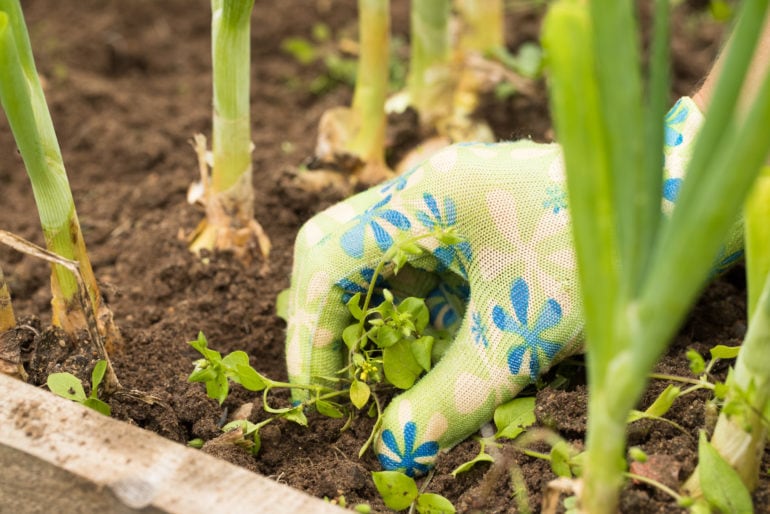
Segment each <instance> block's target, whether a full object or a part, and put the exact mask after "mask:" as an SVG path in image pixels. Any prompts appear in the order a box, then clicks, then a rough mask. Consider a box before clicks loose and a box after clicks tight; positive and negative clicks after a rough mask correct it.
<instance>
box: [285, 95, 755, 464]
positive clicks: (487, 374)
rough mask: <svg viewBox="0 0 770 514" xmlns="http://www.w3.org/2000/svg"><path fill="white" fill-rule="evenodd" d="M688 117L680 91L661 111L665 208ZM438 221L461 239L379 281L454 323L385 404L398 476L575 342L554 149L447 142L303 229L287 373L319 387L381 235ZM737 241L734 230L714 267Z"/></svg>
mask: <svg viewBox="0 0 770 514" xmlns="http://www.w3.org/2000/svg"><path fill="white" fill-rule="evenodd" d="M701 122H702V115H701V113H700V112H699V111H698V109H697V107H695V105H694V103H693V102H692V101H691V100H690V99H688V98H684V99H682V100H680V101H679V103H677V105H676V106H675V107H674V108H673V109H672V110H671V112H670V113H669V115H668V116H667V118H666V166H665V168H666V169H665V171H664V173H665V177H664V179H665V180H664V187H663V200H662V205H663V210H664V211H665V212H670V210H671V208H673V204H674V202H675V200H676V196H677V193H678V191H679V187H680V185H681V182H682V173H683V171H684V167H685V163H686V162H687V160H688V158H689V156H690V153H691V148H692V140H693V137H694V135H695V133H696V131H697V129H698V127H699V126H700V124H701ZM437 227H439V228H444V229H449V228H452V229H453V230H455V231H456V233H457V234H459V236H461V238H462V241H460V242H454V243H453V244H441V243H440V242H439V240H438V239H437V238H435V237H429V238H426V239H424V240H422V241H421V242H420V245H422V246H423V247H424V248H426V249H427V252H424V253H423V254H422V255H419V256H416V257H413V258H412V259H411V260H410V261H409V267H408V268H407V269H405V270H403V271H402V272H400V273H399V274H398V275H396V276H392V274H391V275H390V276H388V274H387V273H386V274H385V275H386V276H384V277H383V279H382V283H381V284H378V285H379V286H382V287H386V288H388V289H390V290H393V291H394V294H395V291H400V292H401V293H403V294H401V297H404V296H406V295H409V296H418V297H421V298H426V299H428V305H429V306H430V307H431V315H432V319H431V322H432V323H433V324H434V325H435V326H437V327H439V328H449V329H451V330H453V332H454V339H453V342H452V343H451V345H450V347H449V348H448V350H447V351H446V353H445V354H444V355H443V357H442V358H441V360H440V361H439V362H438V363H437V364H436V366H435V367H434V368H433V369H431V370H430V371H429V372H428V373H427V374H426V375H425V376H424V377H423V378H421V379H420V380H419V381H418V382H417V383H416V384H415V385H414V386H413V387H412V388H411V389H409V390H407V391H405V392H403V393H402V394H400V395H399V396H397V397H396V398H395V399H394V400H393V401H392V402H391V404H390V405H389V406H388V407H387V409H386V410H385V412H384V418H383V430H382V432H381V434H380V436H379V439H378V441H377V443H376V445H375V451H376V452H377V455H378V457H379V459H380V462H381V464H382V466H383V468H385V469H388V470H400V471H403V472H405V473H407V474H408V475H416V474H421V473H424V472H426V471H427V470H428V469H429V468H430V467H431V466H432V465H433V464H434V461H435V459H436V456H437V454H438V451H439V450H440V449H448V448H451V447H452V446H454V445H455V444H457V443H459V442H460V441H462V440H463V439H465V438H466V437H468V436H469V435H471V434H472V433H474V432H475V431H477V430H478V429H479V427H480V426H481V425H483V424H484V423H485V422H487V421H489V420H490V419H491V418H492V414H493V412H494V410H495V408H496V407H497V406H498V405H500V404H502V403H504V402H507V401H509V400H511V399H512V398H513V397H515V396H516V395H517V394H518V393H519V392H520V391H521V390H522V389H523V388H524V387H525V386H527V385H528V384H530V383H532V382H533V381H535V380H536V379H537V378H538V376H540V375H541V374H542V373H544V372H546V371H547V370H548V369H549V368H550V367H551V366H552V365H553V364H554V363H556V362H558V361H560V360H562V359H564V358H565V357H568V356H570V355H573V354H575V353H578V352H580V351H581V349H582V345H583V318H582V315H581V312H580V308H581V305H580V291H579V288H578V278H577V270H576V265H575V255H574V250H573V243H572V234H571V228H570V218H569V206H568V204H567V193H566V184H565V176H564V164H563V161H562V157H561V149H560V147H559V146H558V145H555V144H536V143H532V142H530V141H521V142H516V143H498V144H458V145H454V146H451V147H449V148H447V149H446V150H443V151H441V152H440V153H438V154H436V155H435V156H434V157H432V158H430V159H429V160H428V161H426V162H424V163H423V164H421V165H420V166H418V167H417V168H415V169H413V170H411V171H410V172H408V173H406V174H404V175H402V176H400V177H397V178H396V179H393V180H391V181H390V182H387V183H385V184H383V185H381V186H378V187H375V188H373V189H370V190H368V191H365V192H363V193H361V194H358V195H356V196H354V197H352V198H350V199H348V200H345V201H344V202H342V203H339V204H337V205H335V206H333V207H331V208H329V209H327V210H326V211H324V212H322V213H320V214H318V215H317V216H315V217H314V218H313V219H311V220H310V221H308V222H307V223H306V224H305V225H304V226H303V228H302V230H301V231H300V233H299V235H298V236H297V241H296V249H295V262H294V270H293V274H292V284H291V290H290V297H289V318H288V319H289V320H288V339H287V345H286V354H287V364H288V371H289V378H290V380H291V381H293V382H296V383H305V384H307V383H323V380H322V379H321V378H320V377H331V376H334V375H335V372H336V371H337V370H339V369H341V368H343V367H344V366H345V365H346V362H345V359H346V358H347V348H346V346H345V344H344V343H343V342H342V331H343V329H344V328H345V327H347V326H348V325H350V324H351V322H352V321H353V318H352V317H351V315H350V313H349V311H348V309H347V307H346V302H347V301H348V299H349V298H350V297H351V296H352V295H353V294H355V293H356V292H365V291H366V289H367V287H368V284H369V280H370V279H371V278H372V274H373V269H374V268H375V266H376V265H377V263H378V262H379V261H380V259H381V257H382V255H383V252H385V251H386V250H388V248H390V247H391V245H393V244H394V241H397V240H399V238H403V237H404V236H405V235H410V236H416V235H420V234H425V233H428V232H431V231H433V230H434V229H436V228H437ZM740 247H741V239H740V230H736V235H735V236H734V237H733V238H731V240H730V241H729V242H728V243H727V244H726V245H725V251H724V255H722V256H721V257H720V258H719V259H720V264H719V265H718V267H719V266H722V265H725V266H726V265H727V264H728V263H729V262H731V261H734V260H736V259H737V258H738V257H739V256H740V251H739V249H740ZM397 296H398V295H397ZM295 399H297V400H300V399H302V397H301V396H297V397H295Z"/></svg>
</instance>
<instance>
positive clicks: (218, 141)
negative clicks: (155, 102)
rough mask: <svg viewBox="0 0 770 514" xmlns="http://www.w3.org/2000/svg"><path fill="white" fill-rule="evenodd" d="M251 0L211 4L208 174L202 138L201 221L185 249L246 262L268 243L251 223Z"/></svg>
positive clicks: (264, 253)
mask: <svg viewBox="0 0 770 514" xmlns="http://www.w3.org/2000/svg"><path fill="white" fill-rule="evenodd" d="M253 7H254V0H211V13H212V14H211V60H212V68H213V82H214V84H213V96H214V98H213V104H214V111H213V137H212V139H213V141H212V150H213V151H212V154H213V155H212V159H211V160H212V162H211V168H212V169H211V173H210V174H209V173H208V158H207V152H206V151H205V139H204V138H203V137H202V136H198V137H196V140H195V141H196V150H197V151H198V156H199V160H200V161H201V162H199V165H200V167H201V175H202V177H201V179H202V184H203V194H204V197H203V202H204V204H205V207H206V218H205V219H204V220H203V221H202V222H201V223H200V225H199V226H198V228H197V229H196V230H195V232H194V233H193V234H192V235H191V236H190V240H191V243H190V249H191V250H192V251H194V252H200V250H203V249H207V250H213V249H218V250H232V251H233V252H234V253H235V254H236V255H237V256H238V257H240V258H241V259H243V260H245V261H248V260H250V259H251V257H252V254H253V250H255V249H256V248H258V249H259V252H260V253H261V255H262V257H263V258H264V259H265V261H266V260H267V258H268V255H269V253H270V240H269V239H268V237H267V235H266V234H265V232H264V230H263V229H262V226H261V225H260V224H259V223H257V221H256V220H255V219H254V188H253V185H252V162H251V151H252V146H253V145H252V142H251V116H250V111H249V106H250V101H249V84H250V76H249V75H250V70H251V61H250V59H251V40H250V33H251V11H252V8H253Z"/></svg>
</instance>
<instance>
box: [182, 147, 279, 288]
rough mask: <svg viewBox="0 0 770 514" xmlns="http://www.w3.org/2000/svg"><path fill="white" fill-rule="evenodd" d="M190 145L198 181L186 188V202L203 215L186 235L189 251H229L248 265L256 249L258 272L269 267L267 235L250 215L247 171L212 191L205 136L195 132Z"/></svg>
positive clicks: (251, 194) (251, 195)
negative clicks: (260, 261) (199, 208)
mask: <svg viewBox="0 0 770 514" xmlns="http://www.w3.org/2000/svg"><path fill="white" fill-rule="evenodd" d="M192 144H193V147H194V148H195V152H196V154H197V155H198V170H199V172H200V176H201V179H200V182H196V183H194V184H192V186H191V188H190V190H189V191H188V198H187V199H188V202H189V203H196V202H197V203H201V204H203V206H204V207H205V209H206V217H205V218H204V219H203V220H201V222H200V223H199V224H198V226H197V227H196V228H195V230H193V232H192V233H191V234H190V235H189V236H188V237H187V242H188V244H189V248H190V251H192V252H193V253H200V252H201V250H209V251H213V250H222V251H231V252H233V253H234V254H235V256H236V257H237V258H238V259H240V260H241V261H242V262H244V263H246V264H249V263H250V262H251V261H252V260H253V258H254V257H255V256H256V254H257V252H259V254H260V255H261V257H262V259H263V266H262V270H261V273H263V274H264V273H266V272H267V270H268V269H269V261H268V259H269V256H270V249H271V244H270V238H269V237H268V236H267V234H266V233H265V231H264V229H263V228H262V225H260V224H259V222H257V220H256V219H255V218H254V189H253V186H252V184H251V173H250V170H249V172H248V173H244V174H243V175H242V176H241V178H240V179H239V180H238V182H236V183H235V184H234V185H233V186H232V187H230V188H229V189H228V190H226V191H220V192H214V191H213V190H212V188H211V177H210V172H209V170H210V168H211V155H210V152H208V151H207V149H206V138H205V136H203V135H202V134H196V135H195V137H194V139H193V143H192Z"/></svg>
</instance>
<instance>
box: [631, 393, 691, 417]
mask: <svg viewBox="0 0 770 514" xmlns="http://www.w3.org/2000/svg"><path fill="white" fill-rule="evenodd" d="M681 393H682V390H681V389H680V388H678V387H676V386H673V385H668V386H667V387H666V388H665V389H664V390H663V392H662V393H660V394H659V395H658V397H657V398H656V399H655V401H654V402H652V405H650V406H649V407H647V409H645V411H644V412H640V411H638V410H632V411H631V414H630V415H629V416H628V422H629V423H633V422H634V421H637V420H640V419H643V418H660V417H662V416H663V415H665V414H666V413H667V412H668V411H669V409H670V408H671V406H672V405H673V404H674V401H676V399H677V398H679V396H680V395H681Z"/></svg>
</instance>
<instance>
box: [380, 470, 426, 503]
mask: <svg viewBox="0 0 770 514" xmlns="http://www.w3.org/2000/svg"><path fill="white" fill-rule="evenodd" d="M372 479H373V480H374V485H375V487H377V491H379V493H380V496H382V501H383V502H385V505H386V506H387V507H388V508H390V509H393V510H404V509H407V508H409V506H410V505H411V504H412V502H413V501H414V500H416V499H417V496H418V495H419V491H418V490H417V484H416V483H415V482H414V479H413V478H411V477H409V476H406V475H405V474H403V473H400V472H398V471H374V472H372Z"/></svg>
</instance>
